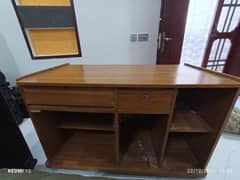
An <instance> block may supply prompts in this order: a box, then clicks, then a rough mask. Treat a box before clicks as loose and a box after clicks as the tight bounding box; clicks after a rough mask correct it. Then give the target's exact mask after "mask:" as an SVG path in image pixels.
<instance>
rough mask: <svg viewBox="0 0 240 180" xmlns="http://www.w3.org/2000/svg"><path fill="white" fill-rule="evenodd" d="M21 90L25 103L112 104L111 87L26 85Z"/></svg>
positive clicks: (112, 93) (109, 105) (112, 94)
mask: <svg viewBox="0 0 240 180" xmlns="http://www.w3.org/2000/svg"><path fill="white" fill-rule="evenodd" d="M23 92H24V96H25V102H26V103H27V104H35V105H69V106H102V107H111V106H113V105H114V98H113V97H114V92H113V90H112V89H105V88H94V89H91V88H61V87H59V88H55V87H54V88H51V87H38V88H37V87H34V88H32V87H27V88H24V89H23Z"/></svg>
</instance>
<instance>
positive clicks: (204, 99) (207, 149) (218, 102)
mask: <svg viewBox="0 0 240 180" xmlns="http://www.w3.org/2000/svg"><path fill="white" fill-rule="evenodd" d="M185 93H186V94H185V99H186V100H188V103H189V104H190V105H191V108H192V109H193V110H194V111H196V112H197V113H198V114H199V115H200V116H201V117H202V118H203V119H204V120H205V121H206V122H207V123H208V124H209V125H210V126H211V128H212V129H213V131H212V132H211V133H208V134H202V135H201V136H200V135H199V136H186V140H187V141H188V143H189V146H190V147H191V149H192V151H193V153H194V154H195V155H196V157H197V158H198V161H199V164H200V166H201V167H202V168H205V167H206V166H207V163H208V161H209V159H210V157H211V155H212V153H213V151H214V149H215V147H216V144H217V142H218V140H219V137H220V135H221V133H222V131H223V128H224V125H225V123H226V122H227V121H228V119H229V116H230V114H231V112H232V109H233V107H234V104H235V102H236V100H237V98H238V95H239V92H238V89H236V88H235V89H234V88H233V89H192V90H187V91H186V92H185ZM203 147H204V148H203Z"/></svg>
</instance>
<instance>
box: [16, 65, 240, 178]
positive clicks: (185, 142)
mask: <svg viewBox="0 0 240 180" xmlns="http://www.w3.org/2000/svg"><path fill="white" fill-rule="evenodd" d="M17 84H18V85H19V86H20V89H21V93H22V95H23V97H24V101H25V103H26V105H27V107H28V110H29V113H30V116H31V118H32V121H33V124H34V126H35V128H36V131H37V134H38V136H39V138H40V141H41V143H42V146H43V148H44V151H45V153H46V155H47V162H46V165H47V166H48V167H50V168H75V169H89V170H103V171H111V172H123V173H135V174H146V175H159V176H176V177H204V176H206V174H207V173H206V171H205V168H206V166H207V163H208V161H209V159H210V157H211V155H212V153H213V151H214V149H215V146H216V144H217V142H218V139H219V137H220V135H221V132H222V130H223V127H224V124H225V123H226V121H227V120H228V118H229V115H230V113H231V110H232V108H233V106H234V103H235V101H236V99H237V97H238V95H239V88H240V80H239V79H238V78H237V77H233V76H229V75H224V74H220V73H216V72H212V71H209V70H206V69H202V68H198V67H194V66H191V65H69V64H64V65H61V66H57V67H54V68H50V69H47V70H43V71H40V72H36V73H33V74H30V75H27V76H24V77H21V78H19V79H18V80H17Z"/></svg>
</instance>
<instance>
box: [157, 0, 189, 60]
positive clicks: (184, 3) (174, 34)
mask: <svg viewBox="0 0 240 180" xmlns="http://www.w3.org/2000/svg"><path fill="white" fill-rule="evenodd" d="M188 4H189V0H162V8H161V18H160V26H159V36H158V50H157V64H179V63H180V57H181V52H182V45H183V39H184V32H185V25H186V19H187V12H188Z"/></svg>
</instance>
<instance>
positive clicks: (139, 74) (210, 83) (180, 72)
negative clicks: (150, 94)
mask: <svg viewBox="0 0 240 180" xmlns="http://www.w3.org/2000/svg"><path fill="white" fill-rule="evenodd" d="M17 84H18V85H19V86H23V85H24V86H26V85H27V86H76V87H152V88H155V87H156V88H157V87H166V88H173V87H176V88H179V87H180V88H181V87H182V88H185V87H213V88H214V87H237V88H239V87H240V79H239V78H237V77H234V76H230V75H226V74H221V73H216V72H213V71H209V70H206V69H204V68H199V67H196V66H192V65H187V64H185V65H70V64H64V65H60V66H56V67H53V68H49V69H46V70H43V71H39V72H35V73H32V74H29V75H26V76H23V77H20V78H18V79H17Z"/></svg>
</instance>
